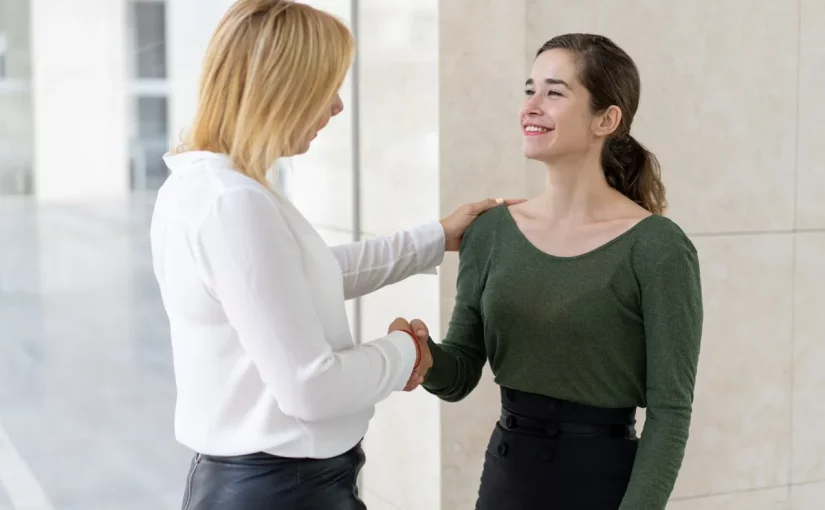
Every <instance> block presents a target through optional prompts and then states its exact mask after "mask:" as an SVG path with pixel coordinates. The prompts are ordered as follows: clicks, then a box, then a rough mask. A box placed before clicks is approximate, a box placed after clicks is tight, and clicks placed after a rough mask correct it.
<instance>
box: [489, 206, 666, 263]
mask: <svg viewBox="0 0 825 510" xmlns="http://www.w3.org/2000/svg"><path fill="white" fill-rule="evenodd" d="M503 207H504V215H505V216H506V217H507V222H508V224H509V226H510V227H511V228H512V229H513V231H514V232H515V234H516V235H517V237H518V238H519V240H520V241H521V242H522V243H523V244H526V245H527V246H529V247H530V249H531V250H532V251H534V252H536V253H537V254H538V255H540V256H542V257H544V258H548V259H550V260H558V261H574V260H580V259H584V258H587V257H590V256H593V255H596V254H598V253H600V252H602V251H604V250H606V249H608V248H610V247H611V246H613V245H614V244H616V243H618V242H620V241H622V240H624V239H626V238H627V237H630V236H631V235H632V234H633V233H634V232H636V230H638V229H639V228H641V227H642V225H643V224H644V223H647V222H649V221H650V219H651V218H653V217H655V216H656V215H655V214H651V215H649V216H645V217H644V218H642V219H641V220H639V221H637V222H636V223H635V224H634V225H633V226H631V227H630V228H628V229H627V230H625V231H624V232H622V233H621V234H619V235H617V236H616V237H614V238H612V239H610V240H609V241H606V242H605V243H602V244H600V245H599V246H596V247H595V248H593V249H591V250H588V251H586V252H584V253H580V254H578V255H570V256H564V255H553V254H552V253H547V252H546V251H544V250H542V249H541V248H539V247H538V246H536V245H535V244H533V242H532V241H530V240H529V239H527V236H526V235H524V232H522V231H521V229H520V228H519V226H518V223H516V219H515V218H514V217H513V214H512V213H511V212H510V207H509V206H506V205H505V206H503Z"/></svg>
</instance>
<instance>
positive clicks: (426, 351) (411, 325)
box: [387, 317, 433, 391]
mask: <svg viewBox="0 0 825 510" xmlns="http://www.w3.org/2000/svg"><path fill="white" fill-rule="evenodd" d="M393 331H404V332H406V333H409V334H410V336H412V337H414V338H415V340H413V341H415V342H417V343H418V349H417V351H418V353H419V357H418V360H417V362H416V366H415V368H414V369H413V372H412V374H411V375H410V379H409V380H408V381H407V385H406V386H405V387H404V391H412V390H414V389H416V388H418V386H419V385H420V384H421V383H423V382H424V379H426V377H427V373H428V372H429V371H430V368H432V366H433V355H432V353H431V352H430V347H429V346H428V345H427V339H428V338H429V337H430V330H429V329H427V325H426V324H424V322H422V321H421V320H419V319H414V320H413V321H412V322H407V320H406V319H403V318H401V317H399V318H397V319H395V320H394V321H392V324H390V327H389V329H387V333H392V332H393Z"/></svg>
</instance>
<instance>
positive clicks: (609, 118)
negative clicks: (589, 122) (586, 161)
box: [593, 105, 622, 138]
mask: <svg viewBox="0 0 825 510" xmlns="http://www.w3.org/2000/svg"><path fill="white" fill-rule="evenodd" d="M621 124H622V110H621V108H619V107H618V106H616V105H611V106H608V107H607V109H605V110H604V111H603V112H601V113H600V114H598V115H597V116H596V118H595V119H594V120H593V134H594V135H596V136H599V137H605V138H606V137H608V136H610V135H612V134H613V133H614V132H615V131H616V130H617V129H619V126H620V125H621Z"/></svg>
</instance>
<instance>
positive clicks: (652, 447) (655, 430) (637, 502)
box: [619, 409, 690, 510]
mask: <svg viewBox="0 0 825 510" xmlns="http://www.w3.org/2000/svg"><path fill="white" fill-rule="evenodd" d="M689 429H690V410H689V409H670V410H666V411H662V410H648V415H647V421H646V422H645V427H644V431H643V433H642V438H641V440H640V442H639V450H638V452H637V454H636V461H635V463H634V464H633V472H632V474H631V477H630V483H629V485H628V487H627V492H626V493H625V497H624V499H623V500H622V504H621V506H620V507H619V510H665V508H666V506H667V502H668V499H669V498H670V495H671V493H672V492H673V487H674V485H675V483H676V478H677V477H678V474H679V470H680V468H681V466H682V459H683V458H684V454H685V445H686V444H687V440H688V434H689Z"/></svg>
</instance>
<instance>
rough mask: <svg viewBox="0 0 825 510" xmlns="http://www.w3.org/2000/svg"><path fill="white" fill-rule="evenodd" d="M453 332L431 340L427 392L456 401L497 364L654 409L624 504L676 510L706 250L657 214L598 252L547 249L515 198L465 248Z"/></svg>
mask: <svg viewBox="0 0 825 510" xmlns="http://www.w3.org/2000/svg"><path fill="white" fill-rule="evenodd" d="M459 256H460V262H459V270H458V281H457V294H456V301H455V308H454V309H453V315H452V319H451V320H450V325H449V330H448V332H447V336H446V338H445V339H444V340H443V341H442V342H441V343H440V344H437V343H435V342H433V341H432V340H430V342H429V344H430V349H431V350H432V353H433V361H434V362H433V367H432V369H431V371H430V373H429V374H428V376H427V379H426V381H425V382H424V388H425V389H426V390H427V391H429V392H430V393H432V394H434V395H436V396H438V397H439V398H441V399H443V400H445V401H448V402H455V401H458V400H461V399H463V398H464V397H466V396H467V395H468V394H469V393H470V392H471V391H472V390H473V389H474V388H475V387H476V385H477V384H478V382H479V379H480V377H481V373H482V369H483V367H484V364H485V363H486V362H488V361H489V363H490V366H491V368H492V371H493V374H494V375H495V382H496V383H497V384H499V385H500V386H503V387H505V388H511V389H515V390H521V391H526V392H530V393H537V394H541V395H547V396H551V397H555V398H559V399H563V400H568V401H572V402H578V403H582V404H587V405H591V406H598V407H606V408H619V407H633V406H637V407H642V408H646V409H647V416H646V422H645V425H644V430H643V432H642V435H641V438H640V441H639V449H638V452H637V455H636V460H635V463H634V466H633V472H632V475H631V478H630V484H629V486H628V489H627V492H626V493H625V497H624V500H623V501H622V504H621V507H620V510H665V507H666V505H667V501H668V499H669V497H670V495H671V493H672V491H673V486H674V484H675V481H676V477H677V475H678V472H679V469H680V467H681V464H682V459H683V457H684V451H685V444H686V443H687V439H688V430H689V427H690V418H691V410H692V404H693V394H694V387H695V382H696V370H697V363H698V358H699V349H700V340H701V336H702V321H703V312H702V290H701V282H700V274H699V261H698V257H697V253H696V249H695V247H694V246H693V244H692V243H691V241H690V240H689V239H688V237H687V236H686V235H685V234H684V232H683V231H682V230H681V229H680V228H679V227H678V226H677V225H676V224H675V223H673V222H672V221H671V220H669V219H667V218H665V217H663V216H656V215H654V216H649V217H647V218H645V219H643V220H642V221H640V222H639V223H638V224H636V225H635V226H634V227H632V228H631V229H630V230H628V231H627V232H625V233H624V234H622V235H620V236H618V237H617V238H615V239H613V240H612V241H610V242H608V243H606V244H605V245H602V246H600V247H598V248H596V249H594V250H592V251H590V252H588V253H585V254H583V255H579V256H573V257H557V256H553V255H549V254H547V253H545V252H543V251H541V250H539V249H538V248H536V247H535V246H534V245H533V244H532V243H531V242H530V241H529V240H528V239H527V238H526V237H525V236H524V234H522V232H521V231H520V230H519V229H518V226H517V225H516V222H515V220H514V219H513V217H512V215H511V214H510V212H509V210H508V209H507V207H506V206H499V207H496V208H494V209H491V210H490V211H488V212H486V213H485V214H483V215H482V216H480V217H479V218H478V219H477V220H476V221H475V222H473V224H472V225H471V227H470V228H469V229H468V231H467V232H466V234H465V236H464V241H463V242H462V246H461V250H460V253H459Z"/></svg>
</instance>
